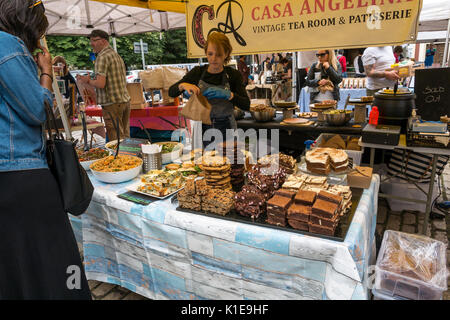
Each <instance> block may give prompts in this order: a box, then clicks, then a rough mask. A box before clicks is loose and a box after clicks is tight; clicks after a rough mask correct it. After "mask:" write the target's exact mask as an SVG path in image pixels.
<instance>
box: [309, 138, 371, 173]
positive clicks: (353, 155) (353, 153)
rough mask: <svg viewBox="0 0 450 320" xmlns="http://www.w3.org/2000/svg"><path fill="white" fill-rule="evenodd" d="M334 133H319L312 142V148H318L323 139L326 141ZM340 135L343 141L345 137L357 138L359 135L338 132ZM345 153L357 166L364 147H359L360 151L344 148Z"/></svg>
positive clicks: (359, 163)
mask: <svg viewBox="0 0 450 320" xmlns="http://www.w3.org/2000/svg"><path fill="white" fill-rule="evenodd" d="M335 135H336V134H335V133H321V134H320V136H319V137H318V138H317V139H316V143H315V144H314V147H313V149H314V148H320V147H321V145H322V143H324V142H325V141H328V140H329V139H331V137H333V136H335ZM340 136H341V137H342V139H344V141H346V140H347V137H351V138H353V137H354V138H358V139H359V137H360V136H356V135H345V134H340ZM344 151H345V153H347V155H348V157H349V160H350V159H352V161H353V166H359V165H361V158H362V155H363V153H364V147H361V151H357V150H344Z"/></svg>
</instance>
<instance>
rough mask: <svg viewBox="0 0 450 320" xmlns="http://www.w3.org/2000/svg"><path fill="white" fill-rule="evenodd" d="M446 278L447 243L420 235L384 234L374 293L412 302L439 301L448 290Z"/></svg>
mask: <svg viewBox="0 0 450 320" xmlns="http://www.w3.org/2000/svg"><path fill="white" fill-rule="evenodd" d="M447 275H448V273H447V267H446V246H445V244H444V243H442V242H440V241H437V240H434V239H430V238H428V237H424V236H421V235H417V234H409V233H403V232H398V231H393V230H388V231H386V232H385V233H384V237H383V242H382V244H381V248H380V252H379V255H378V259H377V263H376V266H375V286H374V289H375V290H377V291H378V292H380V291H382V292H383V293H384V294H385V295H386V294H387V295H390V296H398V297H403V298H407V299H412V300H440V299H442V293H443V292H444V291H446V290H447Z"/></svg>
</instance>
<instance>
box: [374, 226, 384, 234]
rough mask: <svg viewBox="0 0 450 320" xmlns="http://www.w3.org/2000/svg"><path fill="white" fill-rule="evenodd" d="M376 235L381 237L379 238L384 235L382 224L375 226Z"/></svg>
mask: <svg viewBox="0 0 450 320" xmlns="http://www.w3.org/2000/svg"><path fill="white" fill-rule="evenodd" d="M376 228H377V233H378V234H379V235H380V236H381V237H383V234H384V225H383V224H377V227H376Z"/></svg>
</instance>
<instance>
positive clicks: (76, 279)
mask: <svg viewBox="0 0 450 320" xmlns="http://www.w3.org/2000/svg"><path fill="white" fill-rule="evenodd" d="M66 273H67V274H70V276H69V277H68V278H67V281H66V285H67V288H68V289H69V290H73V289H81V271H80V267H79V266H76V265H73V266H68V267H67V271H66Z"/></svg>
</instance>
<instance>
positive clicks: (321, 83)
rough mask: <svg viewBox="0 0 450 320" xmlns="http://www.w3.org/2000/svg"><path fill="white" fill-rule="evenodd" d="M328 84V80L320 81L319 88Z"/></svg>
mask: <svg viewBox="0 0 450 320" xmlns="http://www.w3.org/2000/svg"><path fill="white" fill-rule="evenodd" d="M326 84H327V79H322V80H320V81H319V86H324V85H326Z"/></svg>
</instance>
